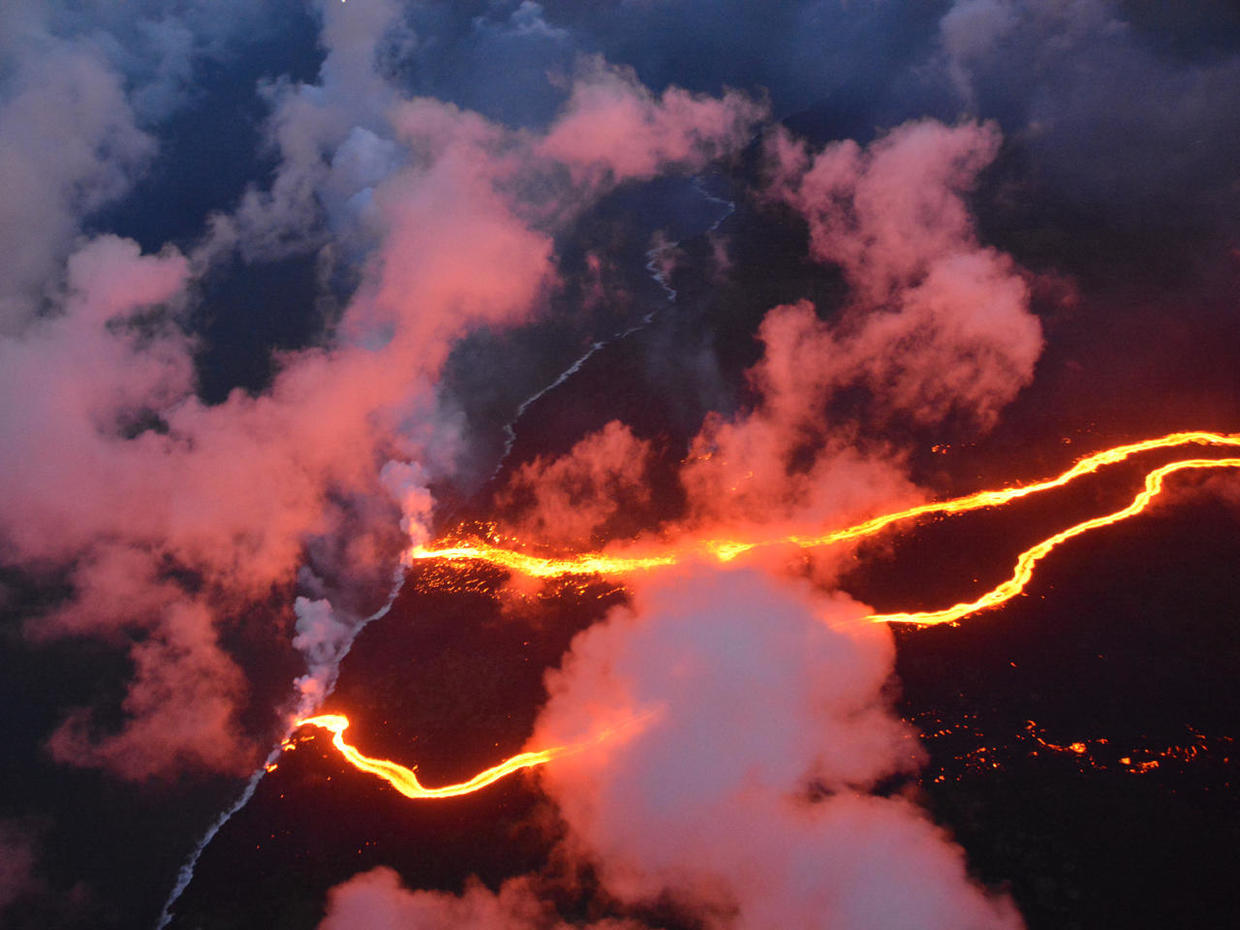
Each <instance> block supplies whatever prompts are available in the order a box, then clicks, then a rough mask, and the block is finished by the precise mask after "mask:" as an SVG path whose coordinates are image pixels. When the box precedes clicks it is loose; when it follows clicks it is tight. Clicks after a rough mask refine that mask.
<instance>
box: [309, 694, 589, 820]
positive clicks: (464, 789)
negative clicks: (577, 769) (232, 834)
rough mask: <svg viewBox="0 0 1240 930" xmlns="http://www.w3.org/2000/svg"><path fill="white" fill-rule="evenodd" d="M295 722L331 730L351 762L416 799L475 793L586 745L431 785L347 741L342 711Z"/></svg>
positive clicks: (545, 752) (346, 722)
mask: <svg viewBox="0 0 1240 930" xmlns="http://www.w3.org/2000/svg"><path fill="white" fill-rule="evenodd" d="M293 726H294V727H318V728H319V729H322V730H327V731H328V732H330V733H331V734H332V745H333V746H335V747H336V748H337V749H338V750H339V751H340V754H341V755H342V756H344V757H345V759H346V760H348V762H349V763H350V764H351V765H353V766H354V767H355V768H358V769H361V770H362V771H363V772H369V773H370V774H371V775H377V776H378V777H379V778H382V779H383V780H384V781H386V782H387V783H388V784H389V785H391V786H392V787H393V788H395V789H396V790H397V791H399V792H400V793H401V794H403V795H404V796H405V797H407V798H415V799H416V798H455V797H459V796H460V795H463V794H472V793H473V792H475V791H479V790H481V789H482V788H485V787H487V785H491V784H494V783H495V782H497V781H499V780H500V779H501V778H503V777H504V776H505V775H511V774H512V773H513V772H519V771H520V770H521V769H529V768H533V767H534V766H536V765H543V764H545V763H547V762H550V761H551V760H552V759H554V758H555V757H556V756H561V755H564V754H565V753H568V752H573V751H575V750H577V749H580V748H582V746H555V747H552V748H551V749H544V750H542V751H541V752H523V753H519V754H518V755H515V756H513V757H512V758H511V759H505V760H504V761H503V762H501V763H500V764H499V765H494V766H492V767H491V768H489V769H486V770H485V771H482V772H479V773H478V774H477V775H475V776H474V777H473V778H471V779H469V781H463V782H460V783H459V784H456V785H445V786H443V787H442V788H427V787H426V786H424V785H423V784H422V783H421V782H420V781H418V776H417V773H416V772H415V771H414V770H413V769H410V768H406V767H405V766H403V765H401V764H400V763H399V762H392V761H390V760H388V759H372V758H370V757H369V756H364V755H362V754H361V753H360V752H358V751H357V749H356V748H355V747H353V746H350V745H349V744H348V743H346V742H345V740H344V731H345V730H347V729H348V728H349V718H348V717H345V716H344V715H342V714H321V715H319V716H317V717H303V718H302V719H301V720H298V721H297V722H296V723H294V724H293ZM583 745H584V744H583Z"/></svg>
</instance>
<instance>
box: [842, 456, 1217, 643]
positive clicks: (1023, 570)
mask: <svg viewBox="0 0 1240 930" xmlns="http://www.w3.org/2000/svg"><path fill="white" fill-rule="evenodd" d="M1195 468H1240V458H1234V459H1230V458H1229V459H1184V460H1182V461H1179V462H1171V463H1170V464H1168V465H1164V466H1162V467H1161V468H1156V469H1154V470H1153V471H1152V472H1150V473H1149V474H1148V475H1146V476H1145V487H1144V489H1142V491H1141V493H1140V494H1138V495H1137V496H1136V497H1135V498H1133V500H1132V503H1131V504H1129V505H1128V506H1127V507H1124V508H1123V509H1122V510H1117V511H1115V512H1114V513H1109V514H1106V515H1105V516H1101V517H1094V518H1093V519H1092V520H1085V521H1083V522H1081V523H1078V524H1076V525H1075V526H1070V527H1068V529H1066V530H1063V531H1062V532H1059V533H1056V534H1055V535H1054V536H1051V537H1050V538H1048V539H1044V540H1042V541H1041V542H1040V543H1038V544H1037V545H1036V546H1033V547H1032V548H1030V549H1026V550H1025V551H1024V552H1022V553H1021V554H1020V557H1019V558H1017V560H1016V570H1015V571H1014V572H1013V573H1012V577H1011V578H1009V579H1007V580H1006V581H1004V582H1002V583H1001V584H999V585H997V586H996V587H994V588H991V589H990V590H989V591H987V592H986V593H985V594H983V595H982V596H981V597H979V598H977V599H976V600H972V601H963V602H961V603H959V604H955V605H953V606H951V607H946V608H944V609H942V610H923V611H910V612H901V613H892V614H872V615H871V616H869V617H867V618H866V619H868V620H871V621H873V622H874V623H911V624H915V625H917V626H933V625H935V624H939V623H954V622H955V621H957V620H960V619H963V618H964V617H967V616H969V615H970V614H973V613H977V611H979V610H985V609H986V608H988V607H998V606H999V605H1000V604H1003V603H1005V602H1007V601H1010V600H1011V599H1012V598H1014V597H1015V596H1016V595H1017V594H1019V593H1020V592H1021V591H1023V590H1024V589H1025V585H1027V584H1028V583H1029V581H1030V579H1032V578H1033V567H1034V566H1035V565H1037V563H1038V562H1039V561H1040V560H1041V559H1042V558H1044V557H1045V556H1046V555H1047V553H1049V552H1050V551H1051V550H1052V549H1054V548H1055V547H1056V546H1058V545H1059V544H1060V543H1061V542H1064V541H1066V540H1069V539H1072V538H1073V537H1074V536H1080V535H1081V534H1082V533H1088V532H1089V531H1090V530H1096V529H1098V528H1099V527H1103V526H1110V525H1112V524H1114V523H1119V522H1120V521H1121V520H1127V519H1128V518H1129V517H1133V516H1136V515H1137V514H1139V513H1140V512H1141V511H1143V510H1145V508H1146V507H1148V506H1149V505H1150V501H1152V500H1153V499H1154V498H1155V497H1157V496H1158V495H1159V494H1160V493H1161V492H1162V488H1163V482H1164V480H1165V479H1166V477H1167V476H1168V475H1171V474H1174V473H1175V472H1177V471H1185V470H1187V469H1195Z"/></svg>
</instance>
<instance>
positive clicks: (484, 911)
mask: <svg viewBox="0 0 1240 930" xmlns="http://www.w3.org/2000/svg"><path fill="white" fill-rule="evenodd" d="M569 926H570V924H567V923H565V922H564V921H562V920H560V919H559V918H558V916H557V915H556V913H555V910H554V909H553V908H552V907H551V906H550V905H549V904H547V903H546V901H545V900H544V899H543V898H542V897H541V896H540V895H539V894H538V890H537V889H536V887H535V882H534V880H533V879H531V878H530V877H528V876H527V877H522V878H514V879H510V880H509V881H506V882H504V884H503V886H501V888H500V889H499V891H498V892H497V893H496V892H492V891H491V890H490V889H488V888H487V887H486V886H485V885H483V884H481V883H480V882H478V881H471V882H470V883H469V884H468V885H467V887H466V889H465V891H464V893H463V894H461V895H460V896H457V895H452V894H446V893H444V892H439V891H410V890H409V889H407V888H405V886H404V885H403V884H402V883H401V881H400V876H399V875H397V874H396V872H394V871H393V870H392V869H388V868H384V867H380V868H377V869H373V870H372V871H370V872H365V873H363V874H361V875H357V876H354V877H353V878H351V879H350V880H349V881H347V882H345V883H344V884H341V885H337V886H336V887H335V888H333V889H332V891H331V894H330V896H329V898H328V905H327V917H326V919H324V920H323V922H322V923H320V924H319V928H320V930H351V928H353V927H367V928H368V930H409V928H411V927H417V928H419V930H455V928H458V927H469V928H471V930H568V927H569ZM571 926H577V927H584V925H581V924H573V925H571ZM641 926H642V925H641V924H638V923H636V922H633V921H628V920H602V921H597V922H592V923H590V924H589V925H588V928H589V930H640V927H641Z"/></svg>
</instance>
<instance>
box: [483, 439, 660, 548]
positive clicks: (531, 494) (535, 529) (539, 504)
mask: <svg viewBox="0 0 1240 930" xmlns="http://www.w3.org/2000/svg"><path fill="white" fill-rule="evenodd" d="M650 450H651V445H650V442H649V440H643V439H638V438H636V437H635V436H634V435H633V433H632V431H631V430H630V429H629V428H628V427H627V426H625V425H623V424H622V423H619V422H618V421H615V420H613V421H612V422H610V423H608V424H607V425H606V426H604V427H603V428H602V429H601V430H599V431H598V432H596V433H591V434H590V435H588V436H586V437H584V438H583V439H581V440H580V441H579V442H578V443H577V444H576V445H575V446H573V448H572V449H571V450H570V451H569V452H568V453H567V454H566V455H564V456H562V457H560V458H557V459H553V460H551V461H546V460H544V459H543V458H542V457H541V456H538V457H536V458H534V459H533V460H532V461H529V462H526V463H525V464H523V465H521V466H520V467H519V468H517V469H516V470H515V471H514V472H513V474H512V476H511V477H510V478H509V480H508V484H507V485H506V487H505V489H504V491H503V492H502V493H501V494H500V495H499V496H498V497H497V500H496V503H497V504H498V505H499V506H500V507H502V508H504V509H505V510H506V511H508V512H509V514H510V516H509V517H508V518H507V519H506V520H505V521H504V523H505V527H506V528H507V529H511V530H512V531H514V532H516V533H518V534H519V535H521V536H522V537H524V538H527V539H536V540H539V541H541V542H544V543H548V544H551V545H576V546H589V545H590V544H591V543H594V542H596V541H597V536H596V534H599V533H600V531H602V533H603V535H607V534H606V529H607V527H608V524H609V522H610V521H612V520H613V519H614V518H615V517H616V515H617V514H619V513H620V512H621V511H622V510H625V509H628V508H633V507H638V508H640V507H643V506H645V505H647V504H649V502H650V487H649V479H648V475H647V468H648V466H649V459H650Z"/></svg>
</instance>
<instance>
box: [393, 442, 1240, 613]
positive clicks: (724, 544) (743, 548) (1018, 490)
mask: <svg viewBox="0 0 1240 930" xmlns="http://www.w3.org/2000/svg"><path fill="white" fill-rule="evenodd" d="M1185 445H1213V446H1227V447H1232V448H1240V435H1229V434H1225V433H1210V432H1204V431H1187V432H1180V433H1170V434H1168V435H1166V436H1161V437H1158V438H1156V439H1146V440H1142V441H1141V442H1133V443H1127V444H1126V445H1122V446H1116V447H1114V448H1112V449H1105V450H1103V451H1101V452H1096V453H1094V454H1093V455H1089V456H1086V457H1085V458H1083V459H1080V460H1079V461H1078V462H1076V464H1074V465H1073V466H1072V467H1071V468H1069V469H1068V470H1067V471H1065V472H1063V473H1062V474H1060V475H1057V476H1056V477H1054V478H1048V479H1046V480H1044V481H1038V482H1035V483H1033V484H1027V485H1021V486H1017V487H1013V488H1003V489H1001V490H997V491H978V492H976V493H974V494H969V495H966V496H964V497H957V498H953V499H951V500H945V501H936V502H932V503H928V504H919V505H917V506H915V507H908V508H906V509H904V510H897V511H893V512H891V513H886V514H880V515H879V516H876V517H871V518H870V519H868V520H863V521H862V522H860V523H856V524H853V525H852V526H847V527H844V528H843V529H838V530H832V531H830V532H827V533H821V534H812V535H810V534H791V535H787V536H780V537H774V538H760V539H706V540H696V541H695V540H685V541H680V542H678V543H675V544H672V545H668V546H667V547H665V548H664V549H662V550H659V551H652V552H645V553H642V554H633V553H628V554H626V553H624V552H616V553H612V554H608V553H605V552H586V553H581V554H579V555H572V556H558V557H553V556H540V555H534V554H531V553H529V552H525V551H522V550H519V549H512V548H507V547H504V546H501V545H496V544H491V543H488V542H484V541H482V540H471V541H469V542H455V543H454V544H451V545H448V544H444V545H440V546H439V547H438V548H429V547H426V546H421V545H419V546H414V547H413V548H411V549H410V550H409V551H408V552H407V553H406V559H407V560H408V561H409V562H411V563H412V562H416V561H422V560H426V559H443V560H447V561H452V562H482V563H486V564H489V565H492V566H495V567H497V568H503V569H506V570H508V571H512V572H519V573H522V574H525V575H529V576H531V577H534V578H563V577H565V576H570V575H631V574H635V573H637V572H645V571H651V570H653V569H657V568H664V567H667V566H672V565H677V564H679V563H681V562H683V561H685V560H686V559H688V558H694V557H699V558H700V557H701V556H703V555H706V556H711V557H713V558H715V559H717V560H718V561H720V562H730V561H732V560H733V559H736V558H738V557H739V556H741V555H743V554H745V553H747V552H750V551H752V550H754V549H759V548H767V547H772V546H786V545H794V546H798V547H800V548H802V549H814V548H820V547H824V546H831V545H835V544H836V543H841V542H848V541H853V540H858V539H862V538H864V537H867V536H873V535H874V534H876V533H879V532H880V531H882V530H884V529H886V528H887V527H889V526H891V525H892V524H894V523H900V522H903V521H907V520H916V519H918V518H921V517H928V516H933V515H936V514H956V513H967V512H969V511H972V510H982V509H985V508H988V507H999V506H1002V505H1003V504H1007V503H1010V502H1011V501H1014V500H1019V499H1020V498H1023V497H1028V496H1029V495H1031V494H1039V493H1041V492H1043V491H1049V490H1053V489H1055V488H1061V487H1064V486H1065V485H1067V484H1069V483H1071V482H1073V481H1075V480H1076V479H1077V478H1081V477H1084V476H1085V475H1091V474H1093V473H1095V472H1097V471H1098V470H1099V469H1101V468H1103V467H1104V466H1107V465H1114V464H1117V463H1119V462H1122V461H1124V460H1126V459H1129V458H1131V457H1132V456H1134V455H1137V454H1139V453H1142V452H1152V451H1155V450H1157V449H1170V448H1174V447H1177V446H1185ZM1189 461H1206V460H1199V459H1193V460H1189ZM1211 461H1213V460H1211ZM1217 461H1219V462H1226V461H1230V460H1227V459H1219V460H1217ZM1183 467H1207V466H1201V465H1184V466H1183ZM1209 467H1214V466H1213V465H1211V466H1209ZM1219 467H1221V466H1219ZM1147 480H1148V479H1147ZM1136 512H1139V510H1138V511H1136ZM1113 516H1114V515H1113ZM1104 519H1106V518H1104ZM1118 519H1123V517H1122V516H1119V517H1116V518H1115V519H1109V520H1108V522H1116V520H1118ZM1098 525H1103V524H1098ZM1093 528H1094V526H1093V525H1090V526H1087V527H1086V528H1085V529H1080V530H1079V531H1077V532H1072V535H1079V532H1085V531H1086V530H1087V529H1093ZM1073 529H1074V530H1077V528H1073ZM1065 538H1070V537H1065ZM1058 541H1062V540H1058ZM1058 541H1057V542H1058ZM1057 542H1053V543H1051V546H1052V547H1053V546H1054V545H1057ZM1040 557H1041V556H1038V557H1037V558H1040ZM1037 558H1034V559H1033V562H1036V561H1037ZM1021 587H1023V583H1022V585H1021ZM1007 591H1008V589H1007V588H1004V591H1003V592H1000V594H1001V595H1003V596H1001V597H1000V599H999V600H995V601H992V602H990V603H987V604H985V605H983V606H994V604H997V603H1002V602H1003V601H1005V600H1008V599H1010V598H1011V597H1012V596H1013V595H1014V594H1015V593H1016V592H1012V593H1006V592H1007ZM993 593H994V592H992V594H993ZM996 596H998V595H996ZM958 606H961V605H958ZM974 609H975V610H980V609H982V608H981V607H977V608H974ZM972 612H973V611H972V610H970V611H966V613H972ZM964 615H965V614H960V615H959V616H964ZM897 616H902V615H892V619H891V621H890V622H911V623H944V622H949V621H947V620H937V619H926V620H897V619H895V618H896V617H897ZM926 616H927V617H934V616H937V613H936V612H932V613H930V614H927V615H926ZM959 616H958V617H956V618H955V619H959Z"/></svg>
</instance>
